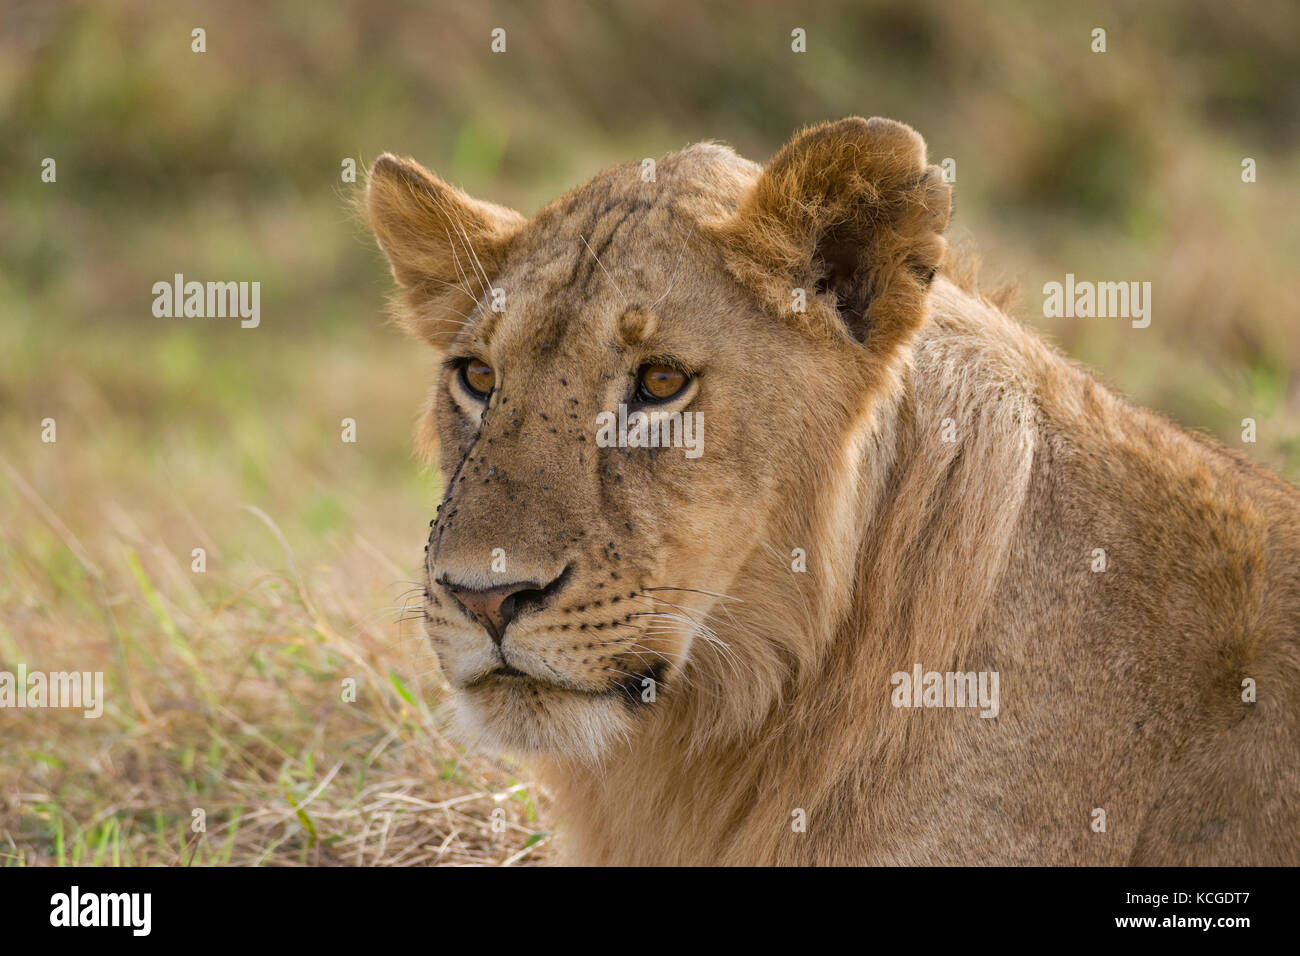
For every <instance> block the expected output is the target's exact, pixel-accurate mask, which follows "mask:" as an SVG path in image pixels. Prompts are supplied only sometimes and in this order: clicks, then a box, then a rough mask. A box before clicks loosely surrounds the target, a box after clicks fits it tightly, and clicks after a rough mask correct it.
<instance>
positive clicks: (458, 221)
mask: <svg viewBox="0 0 1300 956" xmlns="http://www.w3.org/2000/svg"><path fill="white" fill-rule="evenodd" d="M362 211H363V214H364V216H365V220H366V224H367V225H368V226H369V227H370V230H371V231H372V232H373V233H374V234H375V239H376V240H378V242H379V248H380V249H382V250H383V251H384V255H386V256H387V257H388V263H389V265H390V266H392V269H393V278H394V279H395V280H396V281H397V285H398V287H399V289H400V296H399V298H398V310H397V311H398V318H399V320H400V321H401V323H402V326H403V327H404V328H405V329H406V330H407V331H408V332H410V333H411V334H412V335H414V336H415V337H416V338H420V339H423V340H424V341H426V342H428V343H429V344H430V345H432V346H434V347H435V348H438V349H441V348H445V347H446V346H447V344H448V343H449V342H451V340H452V339H453V338H454V337H455V335H456V332H457V331H458V330H459V329H460V326H461V323H462V322H464V320H465V318H466V317H467V316H468V315H469V314H470V312H471V310H472V309H473V308H474V306H475V304H476V303H477V302H478V301H479V299H480V298H482V297H483V296H485V295H487V294H489V288H488V287H489V286H490V284H491V281H492V279H493V278H494V277H495V276H496V274H497V273H498V272H499V271H500V268H501V264H502V262H503V261H504V259H505V253H506V250H507V248H508V246H509V243H510V239H511V238H512V237H513V236H514V235H515V234H516V233H517V232H518V231H519V228H520V227H521V226H522V225H523V224H524V217H523V216H521V215H520V214H519V213H517V212H515V211H514V210H512V209H506V208H504V207H502V206H497V205H494V204H493V203H489V202H482V201H481V200H478V199H473V198H471V197H470V196H468V195H466V194H465V193H464V192H462V191H461V190H459V189H457V188H456V187H454V186H449V185H448V184H447V183H445V182H443V181H442V180H441V179H439V178H438V177H437V176H435V175H434V174H433V173H431V172H429V171H428V170H427V169H425V168H424V167H423V166H421V165H420V164H419V163H417V162H415V161H414V160H412V159H399V158H398V157H396V156H393V155H391V154H389V153H385V154H384V155H382V156H380V157H379V158H378V159H377V160H375V164H374V165H373V166H372V167H371V168H370V179H369V182H368V184H367V185H366V196H365V202H364V206H363V210H362Z"/></svg>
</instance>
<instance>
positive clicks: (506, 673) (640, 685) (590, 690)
mask: <svg viewBox="0 0 1300 956" xmlns="http://www.w3.org/2000/svg"><path fill="white" fill-rule="evenodd" d="M665 669H666V664H665V662H663V661H657V662H655V663H654V664H653V665H651V666H649V667H646V668H645V669H644V671H641V672H632V673H628V674H626V675H624V676H623V677H622V678H620V679H619V680H617V681H614V682H613V683H611V684H608V685H606V686H604V687H582V686H580V685H576V684H569V683H560V682H559V681H555V680H548V679H546V678H543V677H538V676H537V675H536V674H529V673H527V672H526V671H521V670H520V669H519V668H517V667H514V666H512V665H510V664H504V663H503V664H500V665H499V666H497V667H495V668H493V669H492V670H490V671H487V672H486V673H484V674H482V675H480V676H478V677H476V678H474V680H472V681H470V682H469V683H468V684H466V685H465V687H464V689H465V690H475V689H478V688H482V687H486V686H489V685H491V684H494V683H500V684H504V685H507V686H508V685H510V684H515V683H517V682H526V683H529V684H532V685H534V686H541V687H546V688H549V689H552V690H556V691H568V692H569V693H572V694H580V695H583V696H586V697H593V698H600V697H609V698H615V699H622V700H625V701H628V702H629V703H641V702H642V701H643V700H644V697H643V693H642V692H643V690H644V689H645V687H646V686H647V682H649V683H650V684H653V685H656V686H657V685H659V684H661V683H662V682H663V677H664V671H665Z"/></svg>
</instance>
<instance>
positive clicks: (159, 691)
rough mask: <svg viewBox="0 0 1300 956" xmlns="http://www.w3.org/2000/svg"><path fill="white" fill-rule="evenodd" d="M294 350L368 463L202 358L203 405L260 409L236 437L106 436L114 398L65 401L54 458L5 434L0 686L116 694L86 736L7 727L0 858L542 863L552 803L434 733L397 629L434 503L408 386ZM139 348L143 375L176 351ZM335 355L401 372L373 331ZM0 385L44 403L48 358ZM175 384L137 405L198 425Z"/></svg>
mask: <svg viewBox="0 0 1300 956" xmlns="http://www.w3.org/2000/svg"><path fill="white" fill-rule="evenodd" d="M33 334H34V335H39V333H33ZM245 334H248V333H245ZM358 338H360V337H359V336H358ZM87 344H88V345H89V346H90V347H89V348H88V349H87V352H88V353H95V352H98V351H99V349H103V350H104V351H106V352H109V353H111V352H112V351H113V349H114V346H113V343H112V342H110V341H103V342H95V343H93V344H91V343H87ZM23 346H24V347H23V350H22V354H31V351H32V350H39V349H44V348H49V349H51V350H56V349H57V347H56V346H54V345H53V344H51V343H45V344H41V343H39V342H33V341H31V339H30V338H25V340H24V343H23ZM303 347H304V348H307V349H315V350H317V351H318V353H319V354H313V355H310V356H304V355H300V356H299V358H300V359H302V362H301V366H300V368H299V373H298V378H297V380H296V381H295V383H294V387H295V389H296V390H297V391H296V392H295V394H300V395H303V396H313V395H325V394H331V393H332V394H336V395H338V394H345V395H348V396H349V398H348V399H347V400H346V401H345V402H343V403H342V404H341V405H340V408H343V407H344V406H345V405H347V404H348V403H351V404H352V405H353V407H354V408H355V409H364V411H354V415H355V417H356V418H357V419H358V425H359V428H358V433H359V436H360V438H361V441H359V442H358V445H361V446H362V447H356V446H351V445H347V444H344V443H343V442H342V441H341V437H340V435H341V433H340V429H339V428H338V427H337V426H338V421H339V417H338V415H337V414H336V413H335V412H330V413H328V414H325V413H323V412H320V411H319V410H318V409H312V408H311V406H313V405H314V404H316V403H313V402H312V401H309V400H307V399H306V398H305V399H304V400H303V401H302V402H301V403H296V402H295V403H285V402H283V401H277V398H276V392H278V391H279V390H280V389H281V388H282V387H283V384H284V383H283V376H278V375H276V374H275V372H276V368H277V364H278V361H277V358H276V354H277V353H276V352H275V351H273V350H272V351H268V352H267V353H265V354H263V356H262V357H261V358H260V359H257V358H249V357H245V358H244V359H242V360H241V361H240V362H239V363H238V365H239V370H238V372H236V369H235V367H234V366H233V365H227V364H226V361H225V360H224V359H223V358H222V357H221V356H220V355H219V354H212V355H211V360H210V361H209V362H207V363H205V366H204V367H205V368H207V369H209V370H210V371H209V376H210V377H207V378H205V379H204V380H205V382H206V384H207V385H208V390H207V394H208V395H209V396H215V395H218V394H220V393H222V392H223V391H224V390H225V389H227V388H233V387H234V386H233V384H232V382H231V381H228V380H226V378H225V377H226V376H235V375H237V374H238V375H240V376H248V381H250V382H256V383H258V384H257V385H255V386H252V387H250V385H249V384H248V383H247V382H246V383H245V384H244V385H243V386H242V387H241V389H240V395H241V398H240V402H241V403H244V402H247V403H248V406H249V408H250V409H251V408H258V407H260V408H263V409H264V411H263V413H262V414H260V415H258V414H254V413H252V412H251V411H250V412H249V413H248V414H249V415H250V417H251V418H253V419H254V421H251V422H247V423H245V425H244V426H243V427H230V426H231V422H230V420H228V419H223V417H222V416H221V415H220V414H217V413H216V412H215V411H214V412H213V414H212V415H211V416H210V417H209V416H207V415H204V414H202V413H199V414H195V415H193V416H184V421H183V423H170V424H169V423H168V421H167V417H168V416H166V415H165V414H159V415H157V416H156V420H155V421H153V422H152V423H151V425H150V426H149V427H146V426H144V425H143V424H142V423H141V422H139V421H132V420H123V419H122V418H121V417H120V416H118V415H116V414H114V409H115V407H116V406H117V404H118V403H117V402H115V401H114V399H113V396H112V394H111V388H112V387H111V384H109V385H106V384H105V383H104V382H103V381H96V380H92V379H90V378H85V379H81V380H80V381H79V382H78V384H77V385H76V387H75V388H73V387H72V386H71V385H70V384H68V385H64V386H61V388H60V391H59V393H58V394H60V395H62V396H63V397H64V398H65V400H66V403H60V402H54V403H52V404H55V405H56V406H59V407H57V408H55V409H54V410H53V411H52V416H53V417H55V419H56V422H57V423H58V428H59V430H58V432H57V433H56V434H57V440H56V441H55V442H54V443H53V444H45V443H43V442H41V441H40V436H39V429H33V427H31V426H32V424H33V422H34V421H39V419H32V418H30V417H28V418H25V419H24V418H22V417H19V416H12V417H10V418H9V419H8V420H7V421H6V423H5V428H4V431H3V437H4V444H3V449H4V455H3V457H0V474H2V475H3V477H0V509H2V510H0V513H2V514H3V515H4V518H5V520H4V521H3V523H2V524H0V607H3V608H4V614H3V616H0V669H8V670H11V671H14V670H16V669H17V664H18V662H22V663H25V664H26V666H27V668H28V669H29V670H43V671H60V670H74V669H75V670H102V671H104V674H105V685H106V686H105V691H106V693H105V696H106V698H107V703H106V706H105V709H104V714H103V716H102V717H100V718H98V719H85V718H83V717H82V716H81V714H80V712H69V711H58V710H45V711H31V710H9V709H6V710H0V795H2V797H0V860H3V861H4V863H5V864H6V865H11V866H30V865H45V864H55V865H154V864H168V865H191V864H196V865H208V864H218V865H223V864H234V865H244V864H249V865H285V864H314V865H329V864H366V865H404V864H424V863H531V862H538V861H541V860H545V859H546V858H547V855H548V850H549V844H548V840H549V832H548V829H547V827H546V825H545V823H544V820H543V813H544V808H545V797H544V795H542V794H541V793H540V792H538V791H537V790H536V788H535V787H533V786H532V785H531V784H530V782H529V781H528V779H527V777H526V776H525V774H524V772H523V771H522V770H520V769H519V768H516V767H513V766H511V765H509V764H508V763H506V762H504V761H501V760H494V759H489V758H484V757H481V756H475V755H468V754H465V753H464V752H463V751H462V750H461V749H460V748H458V747H457V746H455V745H454V744H453V743H451V742H450V741H448V740H447V739H446V738H445V737H444V736H443V734H442V732H441V730H440V729H439V728H440V726H441V723H442V721H441V720H440V717H439V715H438V713H437V712H436V704H437V702H439V701H441V700H443V699H444V696H445V690H446V688H445V685H444V684H443V683H442V681H441V678H440V675H439V674H438V673H437V671H436V662H435V660H434V659H433V657H432V656H431V654H430V653H429V651H428V650H427V648H426V646H425V644H424V643H423V641H422V640H421V636H422V631H421V628H420V626H419V624H418V622H416V621H413V620H411V619H410V615H409V614H406V613H404V612H403V609H404V606H405V600H406V597H407V596H408V595H410V593H411V588H412V587H415V585H414V582H413V580H412V579H413V578H414V576H415V573H416V572H415V569H416V568H418V563H419V542H420V540H421V538H422V536H423V532H422V531H421V529H422V528H426V527H427V518H426V517H425V515H426V514H427V513H428V512H429V510H430V509H431V503H432V501H433V500H434V498H435V496H436V493H437V487H436V482H435V480H434V479H432V478H430V477H428V476H424V477H421V476H420V474H419V471H418V469H417V467H416V466H415V463H414V462H413V461H412V460H411V459H410V456H409V453H408V451H407V448H408V447H409V429H408V425H409V422H410V420H411V418H412V413H411V410H412V409H413V408H414V406H415V403H416V402H417V401H418V396H419V392H420V390H421V388H420V383H419V381H418V379H415V378H414V377H413V378H412V380H411V382H410V383H409V385H408V386H406V387H398V388H390V387H389V385H388V380H383V381H381V380H378V379H374V380H368V379H367V378H366V377H365V376H363V375H361V374H360V371H361V370H360V369H358V370H355V376H354V379H350V377H349V376H348V375H346V374H341V370H340V369H339V368H338V364H337V359H336V358H335V357H336V356H337V354H338V350H339V348H340V343H338V342H334V343H330V344H327V345H323V346H312V345H310V344H306V345H304V346H303ZM155 348H156V349H157V356H143V357H141V361H142V364H143V365H148V364H149V361H150V359H151V358H158V357H162V356H166V355H167V354H169V353H170V352H171V351H172V350H174V349H175V348H176V346H175V345H174V344H169V343H168V342H167V341H166V340H165V339H164V340H162V341H159V342H158V343H156V345H155ZM344 351H346V352H350V353H351V354H353V355H355V356H357V360H356V361H357V362H358V364H359V365H367V366H368V365H369V364H370V363H371V362H374V363H376V364H379V365H384V364H388V365H396V364H401V363H403V362H411V363H412V364H413V365H417V366H418V365H419V363H418V362H416V361H415V360H414V358H413V356H412V355H411V353H410V350H409V349H408V348H407V347H406V345H405V343H403V342H402V341H400V340H399V339H398V338H397V337H396V335H395V333H391V332H385V331H381V330H373V329H372V330H371V334H370V335H369V336H368V337H367V341H366V342H365V343H362V342H361V341H357V342H355V343H354V344H353V347H351V348H347V347H346V346H345V347H344ZM215 352H219V349H218V350H214V353H215ZM9 354H10V355H16V354H20V353H19V352H18V351H17V350H15V351H13V352H10V353H9ZM100 354H102V353H100ZM239 354H241V355H242V354H243V352H242V351H241V352H240V353H239ZM160 361H162V362H163V363H165V361H166V359H165V358H160ZM15 364H17V363H15ZM65 371H66V368H65ZM6 372H7V374H8V377H7V379H6V380H7V381H8V382H10V383H11V384H14V383H18V384H19V386H20V388H22V390H23V392H24V394H27V395H30V396H38V395H45V396H49V395H51V394H52V393H50V392H45V391H43V390H42V389H41V388H40V387H39V386H38V385H37V384H36V383H34V382H31V381H26V382H24V381H23V377H28V378H31V377H41V376H44V375H46V374H48V373H49V368H48V367H46V366H42V367H40V368H37V367H32V366H28V367H26V370H25V371H24V370H22V369H17V368H13V367H10V368H7V369H6ZM74 377H75V376H74ZM167 378H168V376H167V375H166V374H162V375H159V376H157V377H156V378H155V379H154V380H151V381H148V382H137V383H136V387H135V391H134V393H133V394H135V396H136V400H137V401H138V402H139V404H140V406H141V407H142V408H149V409H156V410H158V411H160V412H161V411H163V410H165V409H168V408H172V409H174V408H177V407H196V406H201V405H202V402H201V401H194V402H188V403H187V402H185V401H183V400H182V399H180V398H178V397H176V396H175V395H173V394H172V391H171V390H172V388H173V387H174V386H173V385H172V384H170V383H169V382H168V380H167ZM349 382H351V385H353V386H355V389H356V390H350V389H349V387H348V384H347V383H349ZM196 411H199V412H201V409H200V408H196ZM42 417H43V416H42ZM151 417H153V416H151ZM290 435H292V436H293V437H292V438H290V437H289V436H290ZM363 442H364V443H366V444H362V443H363ZM124 449H129V454H125V455H124V454H123V450H124ZM240 461H243V462H245V463H246V464H245V466H244V467H231V463H232V462H240ZM92 462H93V466H92V465H91V463H92ZM385 473H389V474H390V477H389V478H384V477H383V476H384V474H385ZM376 501H382V511H383V512H384V513H383V514H382V515H376V514H375V511H376V506H375V504H374V503H375V502H376ZM304 544H306V545H310V549H304ZM194 548H203V549H205V551H206V570H205V571H203V572H201V573H200V572H195V571H194V570H192V568H193V566H194V560H193V557H192V552H193V549H194ZM403 555H406V556H407V557H409V559H410V560H409V561H408V562H406V563H398V561H395V560H394V559H393V557H392V556H398V558H399V559H400V557H401V556H403ZM345 682H351V683H350V684H347V683H345ZM348 687H354V688H355V693H354V695H349V699H347V700H345V691H346V690H347V688H348ZM430 702H433V704H431V703H430ZM497 811H500V812H497ZM200 813H201V818H202V821H203V824H204V827H205V829H204V831H203V832H195V831H194V829H193V824H194V823H195V821H196V819H199V816H198V814H200Z"/></svg>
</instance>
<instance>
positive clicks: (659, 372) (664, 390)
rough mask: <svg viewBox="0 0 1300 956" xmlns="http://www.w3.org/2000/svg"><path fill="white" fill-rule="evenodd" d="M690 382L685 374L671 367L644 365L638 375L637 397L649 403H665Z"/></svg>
mask: <svg viewBox="0 0 1300 956" xmlns="http://www.w3.org/2000/svg"><path fill="white" fill-rule="evenodd" d="M689 382H690V378H689V376H687V374H686V373H685V372H683V371H681V370H680V369H675V368H673V367H672V366H671V365H642V366H641V368H640V370H639V371H638V372H637V373H636V391H637V397H638V398H640V399H642V400H643V401H647V402H665V401H667V400H668V399H670V398H672V397H673V396H674V395H676V394H678V393H679V392H680V391H681V390H682V389H684V388H685V387H686V386H687V384H688V383H689Z"/></svg>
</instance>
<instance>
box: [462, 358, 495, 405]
mask: <svg viewBox="0 0 1300 956" xmlns="http://www.w3.org/2000/svg"><path fill="white" fill-rule="evenodd" d="M496 381H497V373H496V372H494V371H492V366H491V365H488V364H487V363H486V362H480V361H479V360H478V359H468V360H467V361H466V362H465V363H464V364H463V365H462V366H461V367H460V382H461V384H462V385H464V386H465V388H466V389H467V390H468V391H469V393H470V394H471V395H473V396H474V397H475V398H487V397H488V393H489V392H491V391H492V386H493V385H495V384H496Z"/></svg>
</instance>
